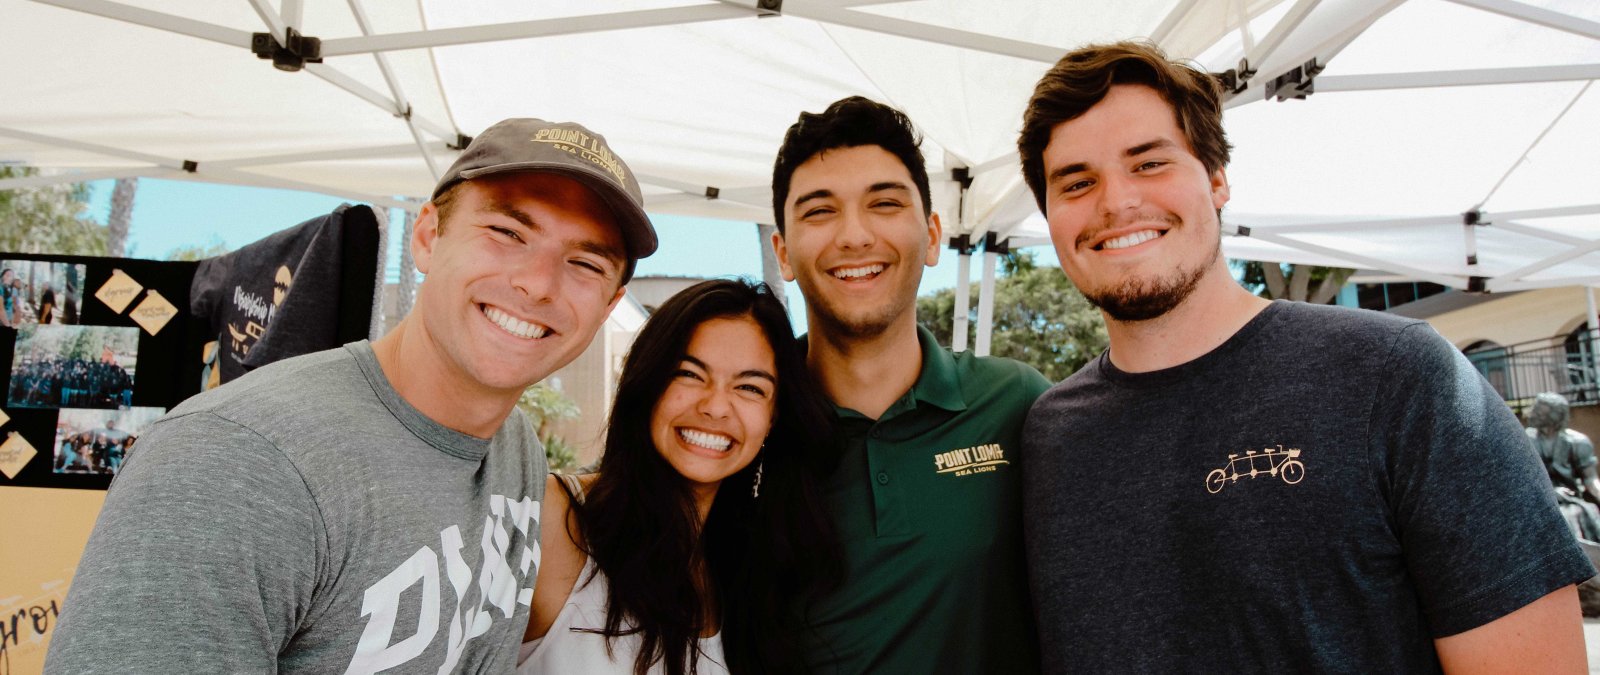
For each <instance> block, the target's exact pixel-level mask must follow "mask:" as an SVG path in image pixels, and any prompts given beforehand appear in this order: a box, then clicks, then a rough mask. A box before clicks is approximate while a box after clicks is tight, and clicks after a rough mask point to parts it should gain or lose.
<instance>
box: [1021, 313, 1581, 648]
mask: <svg viewBox="0 0 1600 675" xmlns="http://www.w3.org/2000/svg"><path fill="white" fill-rule="evenodd" d="M1023 444H1024V453H1023V456H1024V457H1026V458H1027V462H1026V463H1025V464H1024V465H1023V495H1024V497H1023V498H1024V509H1025V513H1026V514H1027V518H1026V522H1025V524H1024V534H1025V539H1026V541H1027V558H1028V567H1029V570H1028V571H1029V579H1030V582H1031V584H1032V589H1033V599H1034V607H1035V611H1036V612H1037V613H1038V616H1039V630H1040V634H1041V639H1040V644H1041V646H1042V650H1043V659H1044V665H1045V671H1046V672H1051V673H1065V672H1085V673H1110V672H1130V673H1145V672H1203V673H1242V672H1262V673H1282V672H1348V673H1421V672H1430V671H1437V670H1438V668H1439V666H1438V661H1437V657H1436V655H1435V652H1434V647H1433V640H1434V639H1435V638H1437V637H1441V636H1446V635H1452V634H1455V633H1460V632H1462V631H1465V630H1468V629H1471V628H1474V627H1476V626H1479V625H1482V624H1484V623H1487V622H1489V621H1492V620H1494V619H1497V618H1499V617H1501V616H1504V615H1506V614H1508V613H1510V612H1511V611H1514V610H1516V609H1518V608H1520V607H1522V606H1523V605H1526V604H1527V603H1529V602H1532V601H1533V600H1536V599H1538V598H1540V597H1542V596H1544V595H1545V594H1547V593H1550V592H1551V591H1554V590H1556V589H1558V588H1561V587H1562V586H1565V585H1567V584H1571V583H1575V582H1578V581H1582V580H1584V579H1586V578H1588V577H1589V576H1590V575H1592V574H1594V569H1593V568H1592V567H1591V566H1590V565H1589V562H1588V560H1587V559H1586V558H1585V557H1584V555H1583V554H1582V553H1581V552H1580V551H1579V550H1578V548H1577V545H1576V543H1575V542H1573V540H1572V536H1571V535H1570V534H1568V532H1567V528H1566V525H1565V524H1563V522H1562V520H1561V515H1560V513H1559V512H1557V510H1556V506H1555V500H1554V497H1553V496H1552V491H1551V489H1550V481H1549V480H1548V479H1546V478H1545V472H1544V469H1543V468H1542V467H1541V466H1540V465H1539V459H1538V457H1537V456H1535V455H1534V453H1533V452H1532V450H1531V449H1530V448H1529V445H1528V441H1527V438H1526V437H1525V436H1524V435H1523V433H1522V430H1521V429H1520V428H1519V426H1518V424H1517V421H1516V419H1515V418H1514V417H1512V415H1511V411H1510V410H1509V409H1508V408H1507V407H1506V404H1505V403H1504V402H1502V401H1501V400H1500V399H1499V397H1498V396H1496V395H1495V393H1494V391H1493V390H1492V389H1490V388H1489V386H1488V384H1487V383H1486V382H1485V381H1484V380H1483V378H1482V376H1480V375H1479V374H1478V372H1477V371H1476V370H1474V369H1473V368H1472V366H1471V364H1469V363H1468V362H1467V360H1466V359H1465V358H1464V357H1463V356H1462V355H1461V354H1460V352H1457V351H1456V350H1455V349H1454V348H1453V347H1451V346H1450V344H1449V343H1448V342H1445V341H1444V339H1442V338H1441V337H1439V335H1438V334H1437V333H1435V332H1433V330H1432V329H1431V328H1429V327H1428V325H1427V324H1425V323H1422V322H1420V321H1405V320H1401V319H1398V318H1395V317H1389V316H1384V315H1380V314H1377V313H1374V312H1365V311H1357V310H1348V309H1343V308H1331V307H1319V306H1314V305H1306V304H1299V303H1286V302H1277V303H1273V304H1272V305H1271V306H1269V307H1267V308H1266V309H1265V310H1263V311H1262V312H1261V313H1260V314H1259V315H1258V316H1256V317H1255V318H1254V319H1253V320H1252V321H1250V322H1249V323H1248V324H1247V325H1246V326H1245V327H1244V328H1243V329H1241V330H1240V331H1239V332H1238V333H1237V334H1235V335H1234V336H1233V337H1232V338H1230V339H1229V340H1228V341H1227V342H1225V343H1224V344H1222V345H1221V346H1220V347H1218V348H1216V349H1215V350H1213V351H1211V352H1210V353H1208V354H1206V355H1204V356H1201V357H1200V358H1197V359H1195V360H1193V361H1190V362H1188V363H1185V364H1182V365H1179V366H1176V367H1173V368H1168V369H1165V370H1159V371H1155V372H1148V373H1128V372H1124V371H1121V370H1119V369H1117V368H1116V366H1114V365H1113V364H1112V363H1111V361H1110V360H1109V359H1108V358H1106V357H1105V356H1102V357H1101V358H1099V359H1097V360H1095V361H1092V362H1090V363H1089V364H1088V365H1087V366H1085V367H1084V368H1083V369H1082V370H1080V371H1078V372H1077V373H1076V374H1074V375H1073V376H1072V377H1069V378H1067V380H1066V381H1064V382H1062V383H1061V384H1060V385H1057V386H1056V387H1055V388H1053V389H1051V390H1050V391H1049V392H1047V393H1045V394H1044V396H1042V397H1040V398H1039V400H1038V402H1037V403H1035V404H1034V407H1033V409H1032V410H1031V411H1030V412H1029V414H1028V421H1027V425H1026V427H1025V431H1024V434H1023Z"/></svg>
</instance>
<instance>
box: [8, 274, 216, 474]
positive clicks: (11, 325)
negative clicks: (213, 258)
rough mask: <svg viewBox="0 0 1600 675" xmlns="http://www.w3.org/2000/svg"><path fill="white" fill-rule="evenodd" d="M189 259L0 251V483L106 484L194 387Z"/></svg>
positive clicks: (201, 334)
mask: <svg viewBox="0 0 1600 675" xmlns="http://www.w3.org/2000/svg"><path fill="white" fill-rule="evenodd" d="M195 267H196V263H192V262H157V261H150V260H130V259H120V258H89V257H80V256H51V255H26V254H17V253H0V373H4V374H5V376H6V382H5V389H4V394H3V399H0V403H3V408H0V487H5V486H27V487H58V488H82V489H102V490H103V489H105V488H106V487H107V486H108V485H110V482H111V479H112V478H113V477H115V476H116V473H117V471H118V470H120V469H121V468H122V466H123V464H124V463H125V462H126V461H127V459H128V457H129V456H130V455H131V454H132V453H133V452H135V445H136V442H137V441H138V438H139V436H140V435H141V434H143V433H144V431H145V429H146V428H147V427H148V426H149V425H150V424H151V423H152V422H154V421H155V420H156V419H158V418H160V417H161V416H162V415H163V414H165V413H166V411H167V410H169V409H171V408H172V407H173V406H175V405H177V403H178V402H180V401H182V400H183V399H185V398H187V397H189V396H191V395H193V394H194V393H196V392H198V391H199V377H200V373H199V370H200V367H201V364H200V363H199V362H198V361H197V360H195V359H192V358H183V357H184V356H185V355H189V354H192V353H196V352H197V350H198V348H199V345H202V344H204V343H205V342H206V340H207V335H206V333H207V332H208V331H209V328H208V327H207V326H205V325H203V323H204V322H199V321H194V320H191V319H190V318H189V315H188V306H189V285H190V282H191V281H192V279H193V278H194V272H195Z"/></svg>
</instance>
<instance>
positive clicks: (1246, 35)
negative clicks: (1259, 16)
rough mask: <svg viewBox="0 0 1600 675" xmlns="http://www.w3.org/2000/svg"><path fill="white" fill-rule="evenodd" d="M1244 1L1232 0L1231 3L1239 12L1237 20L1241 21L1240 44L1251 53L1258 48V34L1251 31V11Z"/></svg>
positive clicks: (1245, 50)
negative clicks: (1246, 7) (1247, 8)
mask: <svg viewBox="0 0 1600 675" xmlns="http://www.w3.org/2000/svg"><path fill="white" fill-rule="evenodd" d="M1244 3H1245V0H1232V1H1231V2H1230V3H1229V4H1230V5H1232V6H1233V9H1234V11H1235V12H1237V13H1238V15H1237V16H1236V17H1235V20H1237V21H1238V22H1239V43H1240V46H1242V47H1244V53H1246V54H1249V53H1251V52H1253V51H1255V50H1256V36H1255V35H1254V34H1252V33H1251V32H1250V12H1249V11H1248V10H1246V9H1245V7H1244Z"/></svg>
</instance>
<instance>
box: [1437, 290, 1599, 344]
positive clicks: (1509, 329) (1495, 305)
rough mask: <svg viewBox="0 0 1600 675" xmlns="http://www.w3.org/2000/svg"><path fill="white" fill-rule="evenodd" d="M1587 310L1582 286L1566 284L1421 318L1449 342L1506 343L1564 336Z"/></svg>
mask: <svg viewBox="0 0 1600 675" xmlns="http://www.w3.org/2000/svg"><path fill="white" fill-rule="evenodd" d="M1491 297H1492V296H1491ZM1588 314H1589V301H1588V299H1587V296H1586V294H1585V289H1584V287H1582V286H1567V287H1562V288H1547V289H1542V290H1537V291H1527V292H1525V293H1517V294H1514V295H1507V296H1505V297H1503V298H1499V299H1493V300H1490V301H1488V302H1482V303H1479V304H1475V305H1472V306H1471V307H1466V308H1462V309H1458V310H1455V311H1452V312H1445V313H1443V314H1439V315H1437V316H1430V317H1425V318H1426V320H1427V322H1428V323H1429V324H1432V325H1433V328H1434V330H1437V331H1439V334H1440V335H1443V336H1444V337H1445V339H1447V340H1449V341H1450V344H1453V345H1455V346H1456V347H1457V348H1461V347H1466V346H1467V345H1470V344H1472V343H1474V342H1477V341H1479V340H1493V341H1494V342H1497V343H1499V344H1500V345H1501V346H1510V345H1514V344H1519V343H1523V342H1531V341H1533V340H1544V339H1547V338H1551V337H1557V336H1560V337H1565V336H1566V335H1567V333H1570V332H1572V330H1573V329H1574V328H1577V327H1578V325H1579V324H1582V323H1583V322H1584V321H1587V320H1588V319H1587V318H1586V317H1587V316H1588Z"/></svg>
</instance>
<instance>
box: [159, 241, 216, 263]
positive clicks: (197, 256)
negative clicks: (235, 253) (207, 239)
mask: <svg viewBox="0 0 1600 675" xmlns="http://www.w3.org/2000/svg"><path fill="white" fill-rule="evenodd" d="M227 254H228V245H227V244H225V243H223V241H222V237H219V236H217V235H211V243H208V244H205V245H200V244H195V245H193V246H179V247H177V248H175V249H172V250H171V251H167V260H191V261H192V260H205V259H206V258H215V257H217V256H222V255H227Z"/></svg>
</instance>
